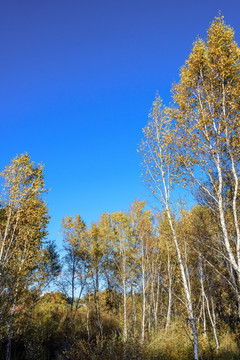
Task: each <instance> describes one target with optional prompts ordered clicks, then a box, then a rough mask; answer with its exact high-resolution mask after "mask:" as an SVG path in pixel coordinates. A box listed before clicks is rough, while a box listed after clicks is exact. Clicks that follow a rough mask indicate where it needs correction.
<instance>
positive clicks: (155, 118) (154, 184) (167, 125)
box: [140, 96, 199, 360]
mask: <svg viewBox="0 0 240 360" xmlns="http://www.w3.org/2000/svg"><path fill="white" fill-rule="evenodd" d="M149 117H150V120H149V122H148V124H147V126H146V127H145V128H144V130H143V133H144V139H143V141H142V145H141V148H140V151H141V154H142V158H143V166H144V169H145V174H146V180H147V183H148V185H149V187H150V188H151V189H152V192H153V193H154V194H155V196H156V197H157V198H158V199H159V200H160V202H161V203H162V205H163V207H164V208H165V210H166V213H167V217H168V221H169V225H170V228H171V232H172V240H173V242H174V244H175V247H176V251H177V257H178V262H179V267H180V271H181V278H182V283H183V288H184V293H185V301H186V308H187V312H188V318H189V322H190V325H191V330H192V336H193V342H194V359H195V360H198V358H199V349H198V337H197V329H196V321H195V316H194V310H193V304H192V298H191V289H190V286H189V283H188V277H187V271H186V268H185V267H184V261H183V254H182V251H181V248H180V239H179V238H178V236H177V232H176V228H175V224H174V221H173V214H172V210H171V202H170V201H171V198H170V195H171V190H172V188H173V186H174V182H178V181H179V179H178V176H179V173H178V171H177V170H178V169H177V168H176V163H174V161H172V156H171V147H170V145H171V142H170V140H169V139H171V136H172V134H171V119H170V117H169V116H167V113H166V110H165V108H164V107H163V106H162V101H161V99H160V97H159V96H156V99H155V101H154V103H153V109H152V112H151V113H150V115H149Z"/></svg>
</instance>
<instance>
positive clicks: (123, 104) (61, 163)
mask: <svg viewBox="0 0 240 360" xmlns="http://www.w3.org/2000/svg"><path fill="white" fill-rule="evenodd" d="M219 10H221V11H222V14H223V15H224V17H225V21H226V23H228V24H230V25H231V26H232V27H233V28H234V29H235V31H236V39H237V41H238V42H239V43H240V21H239V13H240V1H239V0H228V1H221V0H219V1H211V0H208V1H207V0H202V1H194V0H181V1H179V0H169V1H166V0H165V1H162V0H144V1H141V0H132V1H131V0H128V1H126V0H121V1H115V0H102V1H99V0H88V1H87V0H85V1H83V0H65V1H63V0H34V1H33V0H28V1H27V0H7V1H6V0H0V49H1V56H0V69H1V70H0V132H1V156H0V169H2V168H3V167H4V166H5V165H7V164H8V163H9V162H10V160H11V159H13V158H14V157H15V156H16V154H21V153H23V152H28V153H29V154H30V156H31V158H32V160H33V161H35V162H41V163H43V164H45V179H46V184H47V187H48V188H51V191H50V193H49V194H48V196H47V202H48V207H49V214H50V216H51V217H52V220H51V222H50V225H49V233H50V235H49V236H50V238H51V239H55V240H57V242H58V244H59V245H60V243H61V234H60V233H59V230H60V222H61V218H62V217H63V216H65V215H75V214H76V213H80V214H81V215H82V217H83V219H84V220H85V221H86V222H87V224H90V222H91V221H97V220H98V218H99V216H100V215H101V214H102V213H103V212H106V211H107V212H113V211H117V210H125V209H127V208H128V206H129V204H130V203H131V202H132V201H133V200H134V199H135V198H137V197H138V198H139V199H144V198H145V199H148V198H149V196H148V195H147V192H146V189H145V187H144V185H143V184H142V179H141V166H140V162H141V159H140V156H139V154H138V153H137V151H136V150H137V147H138V144H140V141H141V137H142V128H143V127H144V126H145V125H146V123H147V118H148V112H149V110H150V107H151V104H152V101H153V99H154V96H155V92H156V90H158V92H159V94H160V95H161V97H162V98H163V100H164V102H165V103H166V104H168V103H169V101H170V89H171V84H172V83H173V82H174V81H177V80H178V74H179V68H180V67H181V66H182V65H183V63H184V61H185V59H186V58H187V56H188V55H189V53H190V51H191V47H192V43H193V41H194V40H195V39H196V37H197V35H200V36H201V37H204V38H205V36H206V30H207V28H208V27H209V25H210V23H211V21H212V20H213V18H214V16H216V15H218V12H219Z"/></svg>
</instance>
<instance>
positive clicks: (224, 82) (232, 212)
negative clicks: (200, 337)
mask: <svg viewBox="0 0 240 360" xmlns="http://www.w3.org/2000/svg"><path fill="white" fill-rule="evenodd" d="M239 98H240V49H239V46H238V45H237V43H236V41H235V40H234V31H233V29H232V28H230V27H229V26H227V25H226V24H225V23H224V20H223V17H218V18H215V19H214V21H213V22H212V24H211V26H210V28H209V29H208V35H207V40H206V42H205V41H203V40H202V39H198V40H197V41H196V42H195V43H194V46H193V49H192V52H191V54H190V55H189V58H188V59H187V60H186V62H185V65H184V66H183V67H182V69H181V72H180V81H179V83H178V84H176V85H175V86H174V87H173V99H174V101H175V104H176V107H175V108H174V109H172V110H171V116H172V119H173V121H174V124H175V136H174V137H173V141H172V145H173V146H174V147H175V159H176V161H178V163H179V165H181V167H182V170H183V171H185V179H186V180H187V181H188V183H191V184H193V185H195V186H197V187H198V188H200V189H201V192H202V193H203V194H206V195H207V198H208V203H207V205H208V206H211V207H212V208H213V209H214V210H217V212H218V216H219V223H220V226H221V231H222V236H221V238H222V243H223V244H224V256H225V258H227V259H228V262H229V266H230V267H231V268H232V269H233V272H235V273H236V274H237V288H236V291H238V299H239V282H240V228H239V176H240V160H239V159H240V157H239V151H240V142H239V130H240V115H239V114H240V112H239V110H240V101H239ZM229 220H230V221H229ZM231 223H233V225H234V226H233V228H232V229H230V226H229V225H230V224H231ZM232 239H234V240H232Z"/></svg>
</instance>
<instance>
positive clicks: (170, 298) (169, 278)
mask: <svg viewBox="0 0 240 360" xmlns="http://www.w3.org/2000/svg"><path fill="white" fill-rule="evenodd" d="M167 267H168V311H167V321H166V326H165V330H166V331H167V329H168V326H169V324H170V320H171V310H172V274H171V268H170V256H169V249H168V266H167Z"/></svg>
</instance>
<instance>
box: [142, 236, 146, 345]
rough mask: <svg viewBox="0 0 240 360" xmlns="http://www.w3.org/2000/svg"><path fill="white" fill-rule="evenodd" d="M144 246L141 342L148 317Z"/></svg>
mask: <svg viewBox="0 0 240 360" xmlns="http://www.w3.org/2000/svg"><path fill="white" fill-rule="evenodd" d="M144 260H145V259H144V245H143V240H142V296H143V301H142V337H141V341H142V343H143V342H144V339H145V317H146V289H145V263H144Z"/></svg>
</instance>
